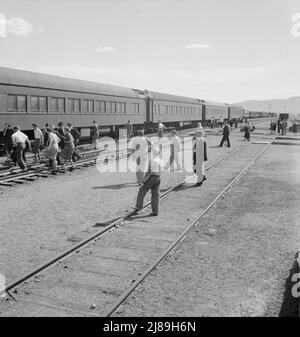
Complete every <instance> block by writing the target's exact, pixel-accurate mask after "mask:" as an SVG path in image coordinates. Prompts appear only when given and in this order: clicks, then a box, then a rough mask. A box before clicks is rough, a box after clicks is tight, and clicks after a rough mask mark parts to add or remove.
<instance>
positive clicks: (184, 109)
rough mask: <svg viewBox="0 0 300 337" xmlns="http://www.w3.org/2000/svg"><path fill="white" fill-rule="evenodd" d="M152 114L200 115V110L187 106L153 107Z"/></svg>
mask: <svg viewBox="0 0 300 337" xmlns="http://www.w3.org/2000/svg"><path fill="white" fill-rule="evenodd" d="M153 112H154V114H161V113H162V114H164V113H170V114H196V113H202V109H201V108H198V107H188V106H169V105H165V106H161V105H156V104H155V105H154V106H153Z"/></svg>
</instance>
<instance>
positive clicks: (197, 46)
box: [184, 43, 211, 49]
mask: <svg viewBox="0 0 300 337" xmlns="http://www.w3.org/2000/svg"><path fill="white" fill-rule="evenodd" d="M184 48H186V49H210V48H211V46H210V45H209V44H201V43H193V44H188V45H187V46H185V47H184Z"/></svg>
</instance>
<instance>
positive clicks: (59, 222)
mask: <svg viewBox="0 0 300 337" xmlns="http://www.w3.org/2000/svg"><path fill="white" fill-rule="evenodd" d="M219 141H220V136H212V135H211V136H208V137H207V142H208V147H209V161H210V162H212V161H213V160H215V159H216V158H219V157H222V156H224V155H225V153H227V152H228V151H229V150H227V149H226V148H222V149H220V148H215V145H217V144H218V143H219ZM242 143H243V142H242V134H240V133H239V132H237V135H236V136H234V135H232V148H231V150H232V151H233V150H234V149H235V148H236V147H237V146H239V145H241V144H242ZM122 161H123V160H121V161H120V162H122ZM114 163H115V162H111V163H110V164H109V165H114ZM183 179H184V174H182V173H172V174H165V175H164V176H163V179H162V181H163V182H162V186H161V189H162V191H164V190H166V189H168V188H169V187H171V186H174V185H176V184H178V183H179V182H181V181H182V180H183ZM138 188H139V186H138V185H137V184H136V177H135V174H134V173H131V172H127V173H105V174H103V173H100V172H98V171H97V169H96V168H95V167H91V168H86V169H83V170H75V171H74V172H72V173H70V172H67V173H66V174H64V175H59V176H55V177H52V176H51V177H48V178H40V179H39V180H38V181H36V182H34V183H28V184H26V185H25V186H24V185H17V186H15V187H13V188H3V190H4V192H3V194H1V195H0V203H1V221H0V232H1V236H0V273H2V274H3V275H5V277H6V282H11V281H12V280H14V279H15V278H17V277H20V276H21V275H23V274H24V273H26V272H28V271H29V270H31V269H32V268H34V267H37V266H38V265H40V264H42V263H44V262H46V261H48V260H49V259H50V258H52V257H54V256H56V255H57V254H58V253H60V252H62V251H63V250H65V249H68V248H70V247H71V246H72V245H75V244H76V243H78V242H79V241H81V240H83V239H84V238H85V237H87V236H88V235H90V234H91V233H94V232H95V231H97V229H98V228H97V227H94V226H95V224H96V223H99V222H100V223H101V222H107V221H108V220H110V219H114V218H116V217H119V216H121V215H124V213H125V211H126V210H131V208H130V205H134V204H135V200H136V195H137V191H138Z"/></svg>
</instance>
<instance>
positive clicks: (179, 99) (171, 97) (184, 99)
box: [149, 91, 199, 104]
mask: <svg viewBox="0 0 300 337" xmlns="http://www.w3.org/2000/svg"><path fill="white" fill-rule="evenodd" d="M149 94H150V97H152V98H153V99H156V100H162V101H174V102H179V103H192V104H199V100H197V99H196V98H191V97H185V96H177V95H171V94H163V93H161V92H157V91H149Z"/></svg>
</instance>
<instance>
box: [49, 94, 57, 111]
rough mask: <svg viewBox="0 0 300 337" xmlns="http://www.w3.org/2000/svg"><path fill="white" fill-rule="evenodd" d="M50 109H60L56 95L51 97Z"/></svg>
mask: <svg viewBox="0 0 300 337" xmlns="http://www.w3.org/2000/svg"><path fill="white" fill-rule="evenodd" d="M50 111H51V112H57V111H58V100H57V98H55V97H51V98H50Z"/></svg>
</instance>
